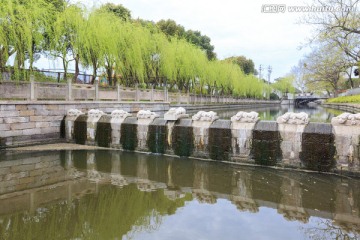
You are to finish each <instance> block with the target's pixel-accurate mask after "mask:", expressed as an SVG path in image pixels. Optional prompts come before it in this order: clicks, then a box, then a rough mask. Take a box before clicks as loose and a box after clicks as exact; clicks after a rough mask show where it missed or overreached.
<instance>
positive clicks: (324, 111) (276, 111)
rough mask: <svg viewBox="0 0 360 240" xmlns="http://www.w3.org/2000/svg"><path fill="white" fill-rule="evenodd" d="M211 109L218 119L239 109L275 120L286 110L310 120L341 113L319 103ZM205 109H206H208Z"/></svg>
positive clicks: (234, 113) (226, 117)
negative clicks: (305, 115)
mask: <svg viewBox="0 0 360 240" xmlns="http://www.w3.org/2000/svg"><path fill="white" fill-rule="evenodd" d="M210 110H211V111H214V112H216V113H217V114H218V116H219V118H220V119H230V118H231V117H232V116H234V115H236V113H238V112H239V111H245V112H250V111H255V112H257V113H259V118H260V120H273V121H276V119H277V118H278V117H279V116H281V115H284V114H285V113H287V112H295V113H299V112H305V113H307V114H308V115H309V118H310V122H331V118H332V117H335V116H337V115H339V114H341V113H343V112H342V111H340V110H337V109H330V108H324V107H321V106H320V105H317V106H314V107H308V106H303V107H301V108H298V107H296V108H295V107H294V105H273V106H265V107H257V106H256V105H255V106H254V105H248V106H241V107H236V108H229V109H225V110H223V109H221V108H220V109H217V108H214V109H210ZM210 110H206V111H210ZM197 111H199V110H196V111H195V110H190V111H187V112H188V113H190V115H193V114H195V113H197Z"/></svg>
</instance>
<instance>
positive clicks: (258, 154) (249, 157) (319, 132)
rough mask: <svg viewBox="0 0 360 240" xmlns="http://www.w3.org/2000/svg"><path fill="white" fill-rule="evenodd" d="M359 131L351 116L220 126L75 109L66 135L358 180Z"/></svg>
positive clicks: (207, 119) (251, 116)
mask: <svg viewBox="0 0 360 240" xmlns="http://www.w3.org/2000/svg"><path fill="white" fill-rule="evenodd" d="M359 125H360V115H359V114H349V113H344V114H342V115H340V116H338V117H335V118H333V119H332V122H331V124H329V123H309V120H308V116H307V114H306V113H286V114H284V115H283V116H280V117H279V118H278V119H277V121H260V120H259V118H258V114H257V113H256V112H250V113H248V112H239V113H237V114H236V115H235V116H233V117H232V118H231V120H221V119H218V116H217V114H216V113H215V112H212V111H210V112H204V111H200V112H198V113H197V114H195V115H193V116H192V118H188V116H187V114H186V112H185V109H183V108H177V109H176V108H174V109H170V110H169V112H168V113H166V114H165V115H164V118H160V117H159V116H158V115H157V114H156V113H154V112H151V111H139V112H138V114H137V115H134V116H132V115H130V114H129V113H127V112H126V111H123V110H116V111H113V113H112V114H111V115H108V114H105V113H104V112H102V111H99V110H91V111H89V112H88V114H84V113H83V112H82V111H79V110H75V109H74V110H71V111H69V112H68V115H67V117H66V118H65V128H66V130H65V135H66V139H67V140H68V141H69V142H76V143H78V144H85V145H96V146H100V147H110V148H117V149H122V150H129V151H142V152H152V153H160V154H170V155H178V156H186V157H195V158H204V159H212V160H217V161H228V162H240V163H251V164H259V165H267V166H281V167H290V168H300V169H308V170H314V171H333V172H340V171H341V172H346V173H349V174H352V173H354V174H355V173H356V174H357V173H359V170H360V169H359V167H360V164H359V157H360V154H359V139H360V128H359Z"/></svg>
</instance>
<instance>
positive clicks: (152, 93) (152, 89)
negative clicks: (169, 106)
mask: <svg viewBox="0 0 360 240" xmlns="http://www.w3.org/2000/svg"><path fill="white" fill-rule="evenodd" d="M150 101H151V102H154V85H151V92H150Z"/></svg>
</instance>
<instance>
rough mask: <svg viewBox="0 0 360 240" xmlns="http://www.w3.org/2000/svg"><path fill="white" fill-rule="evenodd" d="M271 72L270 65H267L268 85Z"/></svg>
mask: <svg viewBox="0 0 360 240" xmlns="http://www.w3.org/2000/svg"><path fill="white" fill-rule="evenodd" d="M271 73H272V67H271V66H270V65H269V67H268V84H269V85H270V77H271Z"/></svg>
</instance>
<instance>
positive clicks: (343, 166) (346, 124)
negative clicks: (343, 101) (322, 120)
mask: <svg viewBox="0 0 360 240" xmlns="http://www.w3.org/2000/svg"><path fill="white" fill-rule="evenodd" d="M331 124H332V126H333V129H334V134H335V146H336V155H337V156H336V158H337V159H336V160H337V168H338V169H339V170H355V171H356V170H357V171H358V170H359V169H360V151H359V149H360V113H357V114H350V113H343V114H341V115H339V116H337V117H334V118H332V120H331Z"/></svg>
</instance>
